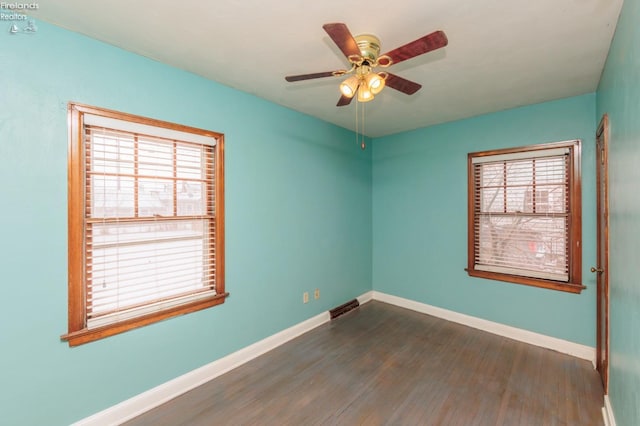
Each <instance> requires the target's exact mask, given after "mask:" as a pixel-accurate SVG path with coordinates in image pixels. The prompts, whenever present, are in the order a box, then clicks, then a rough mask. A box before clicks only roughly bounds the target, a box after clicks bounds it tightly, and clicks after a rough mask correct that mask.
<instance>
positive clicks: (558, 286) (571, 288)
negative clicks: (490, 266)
mask: <svg viewBox="0 0 640 426" xmlns="http://www.w3.org/2000/svg"><path fill="white" fill-rule="evenodd" d="M465 271H467V273H468V274H469V276H470V277H476V278H485V279H489V280H496V281H504V282H508V283H514V284H521V285H528V286H533V287H540V288H547V289H550V290H557V291H564V292H567V293H575V294H580V293H581V292H582V290H584V289H586V287H585V286H583V285H582V284H578V283H565V282H560V281H551V280H544V279H540V278H529V277H521V276H518V275H508V274H499V273H497V272H488V271H477V270H474V269H469V268H465Z"/></svg>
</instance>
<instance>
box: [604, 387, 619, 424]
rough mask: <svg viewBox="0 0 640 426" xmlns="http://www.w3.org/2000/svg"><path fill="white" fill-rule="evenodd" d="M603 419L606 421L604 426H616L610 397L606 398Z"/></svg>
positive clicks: (606, 396)
mask: <svg viewBox="0 0 640 426" xmlns="http://www.w3.org/2000/svg"><path fill="white" fill-rule="evenodd" d="M602 419H603V420H604V426H616V418H615V417H614V416H613V407H611V401H610V400H609V395H605V396H604V407H602Z"/></svg>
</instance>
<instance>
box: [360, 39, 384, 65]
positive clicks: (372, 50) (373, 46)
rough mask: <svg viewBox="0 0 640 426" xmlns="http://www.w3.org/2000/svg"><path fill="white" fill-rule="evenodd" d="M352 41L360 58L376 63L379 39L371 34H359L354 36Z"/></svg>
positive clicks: (378, 53)
mask: <svg viewBox="0 0 640 426" xmlns="http://www.w3.org/2000/svg"><path fill="white" fill-rule="evenodd" d="M354 39H355V40H356V43H357V44H358V48H359V49H360V54H361V55H362V58H363V59H365V60H367V61H370V62H376V60H377V59H378V55H380V39H379V38H378V37H376V36H374V35H373V34H360V35H358V36H355V37H354Z"/></svg>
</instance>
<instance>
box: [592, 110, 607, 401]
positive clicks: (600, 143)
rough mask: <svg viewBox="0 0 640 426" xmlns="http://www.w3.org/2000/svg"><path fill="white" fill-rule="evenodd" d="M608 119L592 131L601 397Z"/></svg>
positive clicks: (604, 356)
mask: <svg viewBox="0 0 640 426" xmlns="http://www.w3.org/2000/svg"><path fill="white" fill-rule="evenodd" d="M608 159H609V117H608V115H607V114H604V115H603V116H602V119H601V120H600V124H599V125H598V130H597V131H596V202H597V205H596V215H597V237H596V238H597V266H596V267H595V268H591V271H592V272H594V273H596V281H597V327H596V332H597V334H598V336H597V347H596V369H597V370H598V373H599V374H600V378H601V379H602V385H603V387H604V393H605V394H607V393H608V392H609V160H608Z"/></svg>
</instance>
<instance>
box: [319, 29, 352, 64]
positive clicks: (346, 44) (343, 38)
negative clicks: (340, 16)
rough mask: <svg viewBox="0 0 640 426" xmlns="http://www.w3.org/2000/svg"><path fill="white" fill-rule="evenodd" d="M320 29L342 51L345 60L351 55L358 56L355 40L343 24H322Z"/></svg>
mask: <svg viewBox="0 0 640 426" xmlns="http://www.w3.org/2000/svg"><path fill="white" fill-rule="evenodd" d="M322 28H324V30H325V31H326V32H327V34H329V37H331V40H333V42H334V43H335V44H336V45H337V46H338V47H339V48H340V50H342V53H344V56H346V57H347V58H349V56H352V55H357V56H360V48H358V44H357V43H356V40H355V39H354V38H353V36H352V35H351V32H350V31H349V28H347V26H346V25H345V24H341V23H334V24H324V25H323V26H322Z"/></svg>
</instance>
